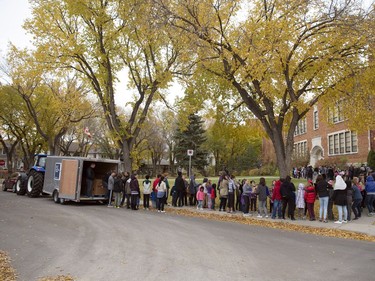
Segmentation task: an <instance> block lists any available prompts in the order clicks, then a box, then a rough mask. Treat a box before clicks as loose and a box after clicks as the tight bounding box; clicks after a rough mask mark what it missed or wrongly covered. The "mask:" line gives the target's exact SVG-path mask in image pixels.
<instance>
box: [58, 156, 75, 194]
mask: <svg viewBox="0 0 375 281" xmlns="http://www.w3.org/2000/svg"><path fill="white" fill-rule="evenodd" d="M78 166H79V160H68V159H64V160H62V167H61V179H60V187H59V193H60V194H59V197H60V198H64V199H69V200H77V194H78V198H79V193H80V188H78V173H79V167H78ZM77 188H78V189H79V190H77Z"/></svg>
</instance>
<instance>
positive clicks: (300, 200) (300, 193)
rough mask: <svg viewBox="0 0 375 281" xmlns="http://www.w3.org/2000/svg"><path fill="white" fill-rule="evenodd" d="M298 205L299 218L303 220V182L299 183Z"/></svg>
mask: <svg viewBox="0 0 375 281" xmlns="http://www.w3.org/2000/svg"><path fill="white" fill-rule="evenodd" d="M296 207H297V209H298V219H299V220H302V219H303V214H304V211H305V185H304V184H303V183H300V184H299V185H298V191H297V196H296Z"/></svg>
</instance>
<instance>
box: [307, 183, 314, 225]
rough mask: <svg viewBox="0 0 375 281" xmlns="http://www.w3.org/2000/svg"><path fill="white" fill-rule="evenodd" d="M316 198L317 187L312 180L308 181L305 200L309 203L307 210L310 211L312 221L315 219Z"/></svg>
mask: <svg viewBox="0 0 375 281" xmlns="http://www.w3.org/2000/svg"><path fill="white" fill-rule="evenodd" d="M315 198H316V192H315V187H314V184H313V182H312V180H308V181H307V186H306V187H305V201H306V205H307V210H308V212H309V217H310V221H314V220H315V212H314V203H315Z"/></svg>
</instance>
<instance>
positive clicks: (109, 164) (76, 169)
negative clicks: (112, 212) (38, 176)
mask: <svg viewBox="0 0 375 281" xmlns="http://www.w3.org/2000/svg"><path fill="white" fill-rule="evenodd" d="M91 163H95V169H94V171H95V179H94V184H93V192H92V197H87V193H86V170H87V168H88V167H89V166H90V165H91ZM120 167H121V162H120V161H119V160H110V159H96V158H85V157H67V156H65V157H64V156H48V157H46V165H45V175H44V184H43V193H47V194H50V195H52V197H53V201H54V202H55V203H64V202H66V201H75V202H80V201H85V200H96V201H99V200H106V199H107V198H106V194H107V189H106V188H105V187H103V185H102V179H103V177H104V175H105V174H106V173H108V172H111V171H115V172H117V173H118V172H119V169H120Z"/></svg>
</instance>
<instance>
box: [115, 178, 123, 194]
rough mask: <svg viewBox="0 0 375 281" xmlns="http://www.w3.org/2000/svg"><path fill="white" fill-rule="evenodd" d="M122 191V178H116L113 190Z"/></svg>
mask: <svg viewBox="0 0 375 281" xmlns="http://www.w3.org/2000/svg"><path fill="white" fill-rule="evenodd" d="M121 191H122V180H121V179H120V178H117V177H116V178H115V182H114V184H113V192H121Z"/></svg>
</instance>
